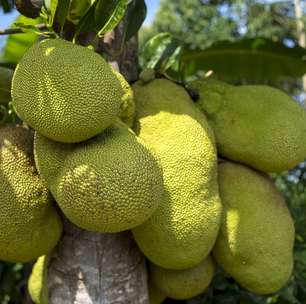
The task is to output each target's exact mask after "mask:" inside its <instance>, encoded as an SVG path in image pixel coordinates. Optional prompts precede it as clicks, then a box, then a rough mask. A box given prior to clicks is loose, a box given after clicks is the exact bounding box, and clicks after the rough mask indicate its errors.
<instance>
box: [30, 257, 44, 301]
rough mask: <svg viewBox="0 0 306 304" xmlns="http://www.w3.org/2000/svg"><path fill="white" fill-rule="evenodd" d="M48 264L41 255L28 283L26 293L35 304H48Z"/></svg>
mask: <svg viewBox="0 0 306 304" xmlns="http://www.w3.org/2000/svg"><path fill="white" fill-rule="evenodd" d="M48 262H49V257H48V256H46V255H43V256H41V257H39V258H38V259H37V261H36V262H35V264H34V266H33V268H32V272H31V275H30V277H29V281H28V291H29V294H30V296H31V299H32V301H33V302H34V303H35V304H48V303H49V299H48V268H47V267H48Z"/></svg>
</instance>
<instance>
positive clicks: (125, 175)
mask: <svg viewBox="0 0 306 304" xmlns="http://www.w3.org/2000/svg"><path fill="white" fill-rule="evenodd" d="M35 157H36V164H37V167H38V170H39V172H40V174H41V175H42V177H43V178H44V179H45V180H46V182H47V184H48V186H49V188H50V190H51V193H52V194H53V195H54V197H55V198H56V201H57V203H58V205H59V206H60V208H61V209H62V211H63V212H64V214H65V215H66V216H67V218H68V219H69V220H70V221H71V222H73V223H74V224H75V225H77V226H79V227H81V228H83V229H86V230H90V231H97V232H119V231H123V230H128V229H131V228H133V227H135V226H137V225H140V224H142V223H143V222H144V221H145V220H147V219H148V218H149V217H150V216H151V215H152V214H153V212H154V211H155V210H156V208H157V206H158V204H159V202H160V200H161V197H162V195H163V178H162V172H161V169H160V168H159V166H158V163H157V161H156V160H155V157H154V156H153V154H152V152H150V151H149V150H148V148H147V146H146V145H145V143H144V142H143V141H142V140H140V139H139V138H137V137H136V135H135V134H134V133H133V132H132V131H131V130H130V129H128V126H127V125H125V124H124V123H122V122H121V121H119V119H118V121H117V122H116V123H115V124H114V125H112V126H111V127H109V128H108V129H107V130H105V131H104V132H103V133H101V134H100V135H99V136H97V137H95V138H93V139H91V140H89V141H86V142H83V143H81V144H62V143H58V142H54V141H51V140H49V139H47V138H46V137H43V136H41V135H39V134H38V133H36V135H35Z"/></svg>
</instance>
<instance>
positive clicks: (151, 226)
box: [133, 79, 222, 269]
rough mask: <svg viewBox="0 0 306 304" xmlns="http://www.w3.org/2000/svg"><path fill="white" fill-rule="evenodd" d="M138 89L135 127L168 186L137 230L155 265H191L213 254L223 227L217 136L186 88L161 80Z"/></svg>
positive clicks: (148, 255) (140, 241) (139, 240)
mask: <svg viewBox="0 0 306 304" xmlns="http://www.w3.org/2000/svg"><path fill="white" fill-rule="evenodd" d="M133 90H134V96H135V103H136V124H135V130H136V133H137V134H138V135H139V136H140V138H142V139H144V141H145V142H147V143H148V144H149V147H152V148H153V149H154V151H155V152H156V154H157V156H158V158H159V162H160V165H161V167H162V169H163V174H164V188H165V195H164V197H163V199H162V200H161V201H160V205H159V207H158V209H157V211H156V212H155V213H154V214H153V216H152V217H151V218H150V219H149V220H148V221H146V222H145V223H144V224H142V225H140V226H139V227H137V228H135V229H133V234H134V237H135V240H136V242H137V244H138V246H139V247H140V249H141V250H142V251H143V253H144V254H145V255H146V257H147V258H148V259H149V260H151V261H152V262H153V263H154V264H156V265H159V266H161V267H163V268H169V269H184V268H190V267H193V266H195V265H197V264H199V263H200V262H201V261H202V260H203V259H204V258H205V257H206V256H207V255H208V254H209V252H210V251H211V249H212V247H213V244H214V242H215V240H216V237H217V233H218V230H219V225H220V218H221V209H222V207H221V203H220V199H219V194H218V185H217V155H216V149H215V145H214V139H213V134H212V132H211V130H210V128H209V126H208V124H207V122H206V120H205V117H204V116H203V115H202V114H201V113H200V111H199V110H198V109H197V108H196V107H194V105H193V104H192V101H191V100H190V98H189V96H188V94H187V93H186V91H185V90H184V89H183V88H182V87H180V86H178V85H176V84H174V83H172V82H170V81H168V80H166V79H158V80H154V81H152V82H150V83H148V84H146V85H142V82H140V83H137V84H136V85H134V86H133Z"/></svg>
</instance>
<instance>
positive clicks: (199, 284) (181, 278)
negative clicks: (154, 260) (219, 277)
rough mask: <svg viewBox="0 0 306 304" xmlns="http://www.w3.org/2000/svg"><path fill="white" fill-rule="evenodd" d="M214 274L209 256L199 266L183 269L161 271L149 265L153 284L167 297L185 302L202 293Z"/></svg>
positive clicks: (161, 269)
mask: <svg viewBox="0 0 306 304" xmlns="http://www.w3.org/2000/svg"><path fill="white" fill-rule="evenodd" d="M214 273H215V263H214V261H213V259H212V258H211V256H210V255H209V256H208V257H207V258H206V259H205V260H204V261H202V262H201V263H200V264H199V265H197V266H195V267H193V268H189V269H184V270H171V269H163V268H161V267H158V266H156V265H154V264H151V265H150V278H151V280H152V282H153V284H154V285H155V286H156V287H157V288H158V289H159V290H161V291H162V292H163V293H164V294H166V295H167V297H169V298H172V299H176V300H186V299H190V298H192V297H195V296H197V295H199V294H201V293H203V292H204V291H205V290H206V288H207V287H208V286H209V284H210V282H211V280H212V278H213V276H214Z"/></svg>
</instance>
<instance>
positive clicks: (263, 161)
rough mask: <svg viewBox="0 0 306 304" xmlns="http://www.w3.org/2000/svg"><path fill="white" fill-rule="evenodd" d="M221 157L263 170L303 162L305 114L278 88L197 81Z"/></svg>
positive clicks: (194, 84)
mask: <svg viewBox="0 0 306 304" xmlns="http://www.w3.org/2000/svg"><path fill="white" fill-rule="evenodd" d="M191 86H192V87H193V88H195V89H198V90H199V93H200V99H199V100H198V102H197V104H198V105H199V107H200V108H201V109H202V110H203V111H204V112H205V114H206V115H207V118H208V122H209V123H210V125H211V126H212V128H213V130H214V132H215V135H216V140H217V146H218V152H219V153H220V154H221V155H223V156H224V157H226V158H228V159H231V160H234V161H237V162H241V163H244V164H247V165H249V166H251V167H253V168H256V169H258V170H261V171H265V172H280V171H283V170H288V169H291V168H293V167H295V166H296V165H297V164H299V163H300V162H301V161H303V160H304V159H305V158H306V111H305V110H304V109H303V108H302V107H301V106H300V105H298V103H297V102H295V101H294V100H293V99H292V98H290V97H289V96H287V95H286V94H285V93H283V92H281V91H280V90H278V89H275V88H272V87H268V86H264V85H245V86H236V87H235V86H231V85H229V84H225V83H222V82H219V81H213V80H212V81H204V80H200V81H195V82H193V83H192V84H191Z"/></svg>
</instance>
